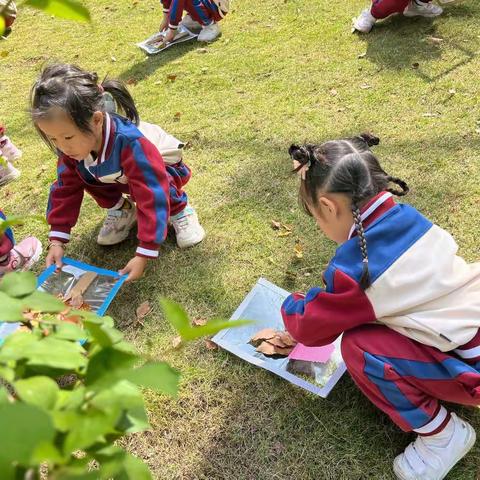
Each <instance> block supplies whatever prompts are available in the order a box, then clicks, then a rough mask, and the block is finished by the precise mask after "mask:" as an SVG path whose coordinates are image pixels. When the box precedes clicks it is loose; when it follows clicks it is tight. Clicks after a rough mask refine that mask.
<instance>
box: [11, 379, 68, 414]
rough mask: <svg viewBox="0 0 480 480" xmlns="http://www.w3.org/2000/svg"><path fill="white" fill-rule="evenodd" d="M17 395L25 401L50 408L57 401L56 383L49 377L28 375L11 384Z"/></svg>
mask: <svg viewBox="0 0 480 480" xmlns="http://www.w3.org/2000/svg"><path fill="white" fill-rule="evenodd" d="M13 386H14V388H15V390H16V391H17V394H18V396H19V397H20V399H21V400H23V401H24V402H25V403H29V404H31V405H36V406H37V407H42V408H45V409H46V410H50V409H52V408H53V407H54V405H55V402H56V401H57V395H58V391H59V390H60V389H59V387H58V385H57V383H56V382H54V381H53V380H52V379H51V378H49V377H42V376H38V377H30V378H26V379H24V380H18V381H17V382H15V383H14V384H13Z"/></svg>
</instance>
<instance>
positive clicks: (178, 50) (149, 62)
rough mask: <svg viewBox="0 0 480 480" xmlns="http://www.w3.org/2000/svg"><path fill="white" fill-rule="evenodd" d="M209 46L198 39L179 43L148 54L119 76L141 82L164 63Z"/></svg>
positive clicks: (124, 79) (126, 79) (122, 78)
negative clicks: (154, 53) (153, 53)
mask: <svg viewBox="0 0 480 480" xmlns="http://www.w3.org/2000/svg"><path fill="white" fill-rule="evenodd" d="M203 48H208V47H207V46H206V45H205V44H204V43H199V42H198V41H197V40H196V39H194V40H191V41H189V42H184V43H179V44H178V45H175V46H173V47H171V48H169V49H167V50H164V51H163V52H160V53H157V54H156V55H146V57H145V59H144V60H143V61H142V62H140V63H136V64H135V65H132V66H131V67H130V68H129V69H127V70H125V71H124V72H122V73H121V74H120V75H119V78H120V79H121V80H123V81H128V80H134V81H136V82H140V81H142V80H145V79H146V78H148V77H149V76H150V75H152V74H153V73H155V71H156V70H157V69H159V68H161V67H163V66H164V65H166V64H168V63H170V62H174V61H175V60H177V59H179V58H181V57H183V55H186V54H187V53H188V52H191V51H195V50H200V51H203V50H201V49H203Z"/></svg>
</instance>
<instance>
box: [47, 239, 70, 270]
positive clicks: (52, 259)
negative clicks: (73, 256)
mask: <svg viewBox="0 0 480 480" xmlns="http://www.w3.org/2000/svg"><path fill="white" fill-rule="evenodd" d="M64 253H65V249H64V247H63V246H61V245H60V244H52V243H51V244H50V247H49V249H48V254H47V258H46V259H45V263H46V264H47V268H48V267H49V266H50V265H55V266H56V267H57V268H56V271H57V272H58V271H60V270H61V268H62V265H63V262H62V258H63V254H64Z"/></svg>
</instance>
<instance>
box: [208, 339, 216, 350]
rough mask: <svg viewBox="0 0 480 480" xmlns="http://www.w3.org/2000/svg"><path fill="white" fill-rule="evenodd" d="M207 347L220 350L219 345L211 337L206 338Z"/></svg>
mask: <svg viewBox="0 0 480 480" xmlns="http://www.w3.org/2000/svg"><path fill="white" fill-rule="evenodd" d="M205 347H206V348H207V350H218V345H217V344H216V343H215V342H212V340H210V339H209V338H206V339H205Z"/></svg>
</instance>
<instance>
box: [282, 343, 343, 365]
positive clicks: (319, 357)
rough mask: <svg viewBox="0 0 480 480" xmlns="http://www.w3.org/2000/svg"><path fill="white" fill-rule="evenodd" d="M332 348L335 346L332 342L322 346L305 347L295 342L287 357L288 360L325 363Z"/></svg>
mask: <svg viewBox="0 0 480 480" xmlns="http://www.w3.org/2000/svg"><path fill="white" fill-rule="evenodd" d="M334 350H335V346H334V345H333V344H330V345H325V346H323V347H306V346H305V345H302V344H301V343H297V345H296V346H295V348H294V349H293V350H292V352H291V353H290V355H289V356H288V358H289V359H290V360H304V361H305V362H319V363H327V362H328V361H329V360H330V357H331V356H332V353H333V351H334Z"/></svg>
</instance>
